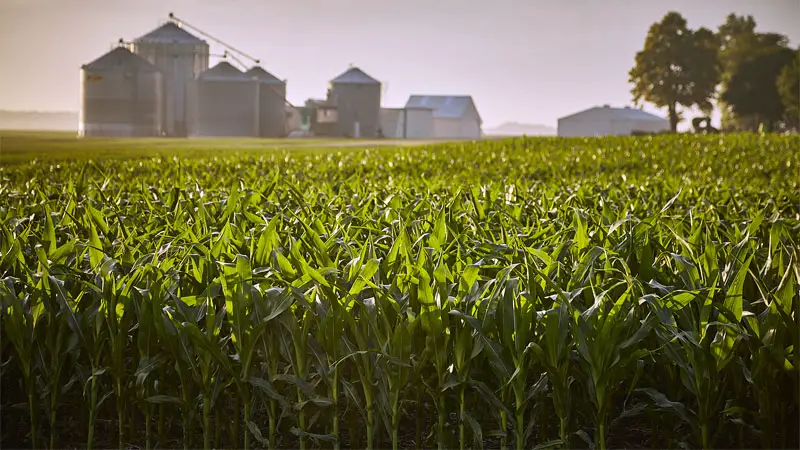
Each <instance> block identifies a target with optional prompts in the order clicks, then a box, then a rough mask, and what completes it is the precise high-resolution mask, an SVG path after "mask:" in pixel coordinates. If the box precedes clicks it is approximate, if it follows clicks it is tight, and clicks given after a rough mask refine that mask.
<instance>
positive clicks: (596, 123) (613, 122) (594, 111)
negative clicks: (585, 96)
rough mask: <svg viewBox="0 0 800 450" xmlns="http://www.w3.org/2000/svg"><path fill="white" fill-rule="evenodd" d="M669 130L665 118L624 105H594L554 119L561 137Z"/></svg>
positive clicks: (625, 134)
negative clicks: (615, 106)
mask: <svg viewBox="0 0 800 450" xmlns="http://www.w3.org/2000/svg"><path fill="white" fill-rule="evenodd" d="M669 129H670V127H669V120H667V119H665V118H663V117H659V116H656V115H655V114H650V113H648V112H645V111H642V110H640V109H635V108H630V107H627V106H626V107H624V108H613V107H611V106H610V105H603V106H596V107H594V108H589V109H587V110H584V111H581V112H577V113H575V114H572V115H569V116H566V117H562V118H560V119H558V135H559V136H563V137H592V136H630V135H632V134H636V133H659V132H662V131H669Z"/></svg>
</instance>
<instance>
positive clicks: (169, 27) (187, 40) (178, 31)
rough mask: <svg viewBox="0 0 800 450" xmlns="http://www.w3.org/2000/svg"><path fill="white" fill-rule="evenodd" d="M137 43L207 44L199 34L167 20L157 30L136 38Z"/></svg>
mask: <svg viewBox="0 0 800 450" xmlns="http://www.w3.org/2000/svg"><path fill="white" fill-rule="evenodd" d="M133 42H135V43H137V44H191V45H195V44H205V43H206V42H205V41H204V40H202V39H200V38H198V37H197V36H195V35H193V34H191V33H189V32H188V31H186V30H184V29H183V28H181V27H179V26H178V24H176V23H175V22H167V23H165V24H164V25H161V26H160V27H158V28H156V29H155V30H153V31H151V32H149V33H147V34H145V35H144V36H141V37H138V38H136V39H135V40H134V41H133Z"/></svg>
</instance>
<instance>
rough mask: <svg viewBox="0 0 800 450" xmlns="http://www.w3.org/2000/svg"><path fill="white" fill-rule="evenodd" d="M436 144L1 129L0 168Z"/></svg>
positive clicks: (419, 141)
mask: <svg viewBox="0 0 800 450" xmlns="http://www.w3.org/2000/svg"><path fill="white" fill-rule="evenodd" d="M441 142H442V141H436V140H415V139H404V140H391V139H380V140H368V139H319V138H292V139H258V138H239V139H185V138H184V139H181V138H169V139H168V138H146V139H144V138H136V139H134V138H130V139H128V138H78V137H77V136H76V135H75V133H71V132H64V131H45V132H42V131H4V130H0V164H5V165H13V164H19V163H24V162H27V161H30V160H33V159H37V160H49V159H59V160H64V159H119V158H126V159H127V158H143V157H144V158H146V157H154V156H162V157H171V156H181V157H195V158H196V157H209V156H216V155H218V154H220V152H223V153H231V152H232V151H234V152H236V153H239V154H246V153H250V154H260V153H262V152H263V151H264V150H275V149H304V148H306V149H307V148H313V149H319V148H331V147H334V148H339V147H342V148H354V147H355V148H364V147H395V146H399V145H402V146H418V145H430V144H436V143H441Z"/></svg>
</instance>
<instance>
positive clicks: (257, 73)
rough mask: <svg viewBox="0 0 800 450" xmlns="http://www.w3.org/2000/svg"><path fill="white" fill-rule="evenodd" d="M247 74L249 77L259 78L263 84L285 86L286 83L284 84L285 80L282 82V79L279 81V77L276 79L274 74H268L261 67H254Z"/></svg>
mask: <svg viewBox="0 0 800 450" xmlns="http://www.w3.org/2000/svg"><path fill="white" fill-rule="evenodd" d="M245 74H246V75H249V76H251V77H256V78H258V81H260V82H262V83H267V84H284V83H283V80H281V79H279V78H278V77H276V76H275V75H273V74H271V73H269V72H267V71H266V70H264V69H263V68H261V67H260V66H253V67H252V68H250V70H248V71H247V72H245Z"/></svg>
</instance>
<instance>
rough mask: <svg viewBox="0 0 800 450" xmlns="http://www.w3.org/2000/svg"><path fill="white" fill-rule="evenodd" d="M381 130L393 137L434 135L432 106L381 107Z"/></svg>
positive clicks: (418, 137) (408, 137)
mask: <svg viewBox="0 0 800 450" xmlns="http://www.w3.org/2000/svg"><path fill="white" fill-rule="evenodd" d="M381 132H382V133H383V137H386V138H391V139H426V138H428V139H429V138H431V137H432V136H433V133H434V131H433V110H432V109H430V108H381Z"/></svg>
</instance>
